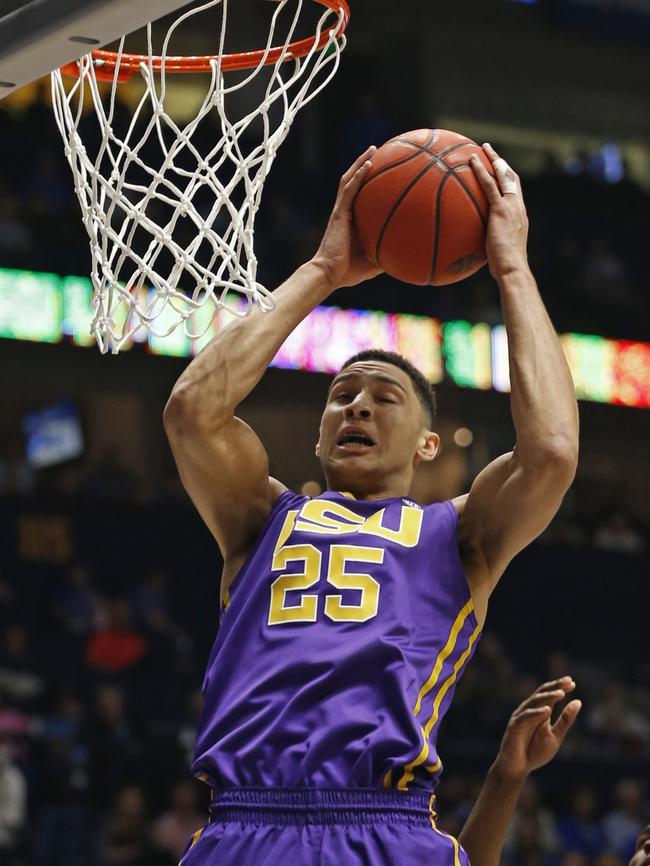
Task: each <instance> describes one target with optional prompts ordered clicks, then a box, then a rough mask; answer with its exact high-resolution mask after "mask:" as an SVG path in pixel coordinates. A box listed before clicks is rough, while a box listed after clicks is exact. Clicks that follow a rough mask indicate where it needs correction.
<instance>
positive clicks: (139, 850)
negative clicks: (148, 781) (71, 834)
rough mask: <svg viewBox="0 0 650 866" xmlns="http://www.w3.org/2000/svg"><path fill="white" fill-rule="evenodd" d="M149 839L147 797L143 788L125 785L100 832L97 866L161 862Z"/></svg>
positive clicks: (143, 865)
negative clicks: (155, 854) (155, 857)
mask: <svg viewBox="0 0 650 866" xmlns="http://www.w3.org/2000/svg"><path fill="white" fill-rule="evenodd" d="M153 855H154V852H153V850H152V846H151V844H150V841H149V831H148V824H147V814H146V807H145V799H144V795H143V793H142V791H141V790H140V788H136V787H135V786H133V787H127V788H123V789H122V790H121V791H120V792H119V794H118V795H117V797H116V799H115V803H114V806H113V810H112V812H111V814H110V816H109V818H108V820H107V821H106V824H105V826H104V829H103V830H102V831H101V832H100V841H99V846H98V859H97V863H98V866H148V864H152V866H153V864H154V863H156V864H157V863H158V862H159V861H158V860H157V859H154V856H153Z"/></svg>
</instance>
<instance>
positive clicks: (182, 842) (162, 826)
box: [151, 779, 207, 863]
mask: <svg viewBox="0 0 650 866" xmlns="http://www.w3.org/2000/svg"><path fill="white" fill-rule="evenodd" d="M196 786H197V783H196V782H192V781H190V780H189V779H183V780H181V781H179V782H177V783H176V785H175V786H174V790H173V792H172V804H171V808H169V809H168V810H167V811H165V812H163V814H162V815H160V817H158V818H157V819H156V820H155V821H154V823H153V826H152V828H151V838H152V840H153V844H154V845H155V847H156V849H158V850H160V851H165V852H166V853H168V854H169V855H170V859H171V860H172V861H173V862H174V863H178V861H179V860H180V858H181V856H182V854H183V852H184V850H185V848H186V847H187V843H188V841H189V840H190V839H191V838H192V835H193V834H194V833H195V832H196V831H197V830H198V829H200V827H202V826H203V825H204V824H205V823H206V820H207V818H206V815H205V814H204V813H202V812H200V811H199V808H198V793H197V787H196Z"/></svg>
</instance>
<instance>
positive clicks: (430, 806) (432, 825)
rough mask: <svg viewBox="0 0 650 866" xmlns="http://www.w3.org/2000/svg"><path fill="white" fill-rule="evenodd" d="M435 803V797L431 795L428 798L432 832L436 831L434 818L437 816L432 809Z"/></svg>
mask: <svg viewBox="0 0 650 866" xmlns="http://www.w3.org/2000/svg"><path fill="white" fill-rule="evenodd" d="M435 802H436V795H435V794H431V796H430V797H429V821H431V827H432V829H434V830H435V829H436V818H437V817H438V815H437V814H436V812H435V811H434V808H433V804H434V803H435Z"/></svg>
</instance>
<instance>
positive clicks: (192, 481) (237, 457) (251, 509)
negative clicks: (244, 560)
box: [165, 410, 286, 559]
mask: <svg viewBox="0 0 650 866" xmlns="http://www.w3.org/2000/svg"><path fill="white" fill-rule="evenodd" d="M165 430H166V432H167V436H168V438H169V442H170V445H171V449H172V452H173V454H174V459H175V460H176V465H177V466H178V471H179V474H180V477H181V481H182V482H183V486H184V487H185V489H186V490H187V492H188V494H189V496H190V498H191V499H192V502H193V503H194V505H195V506H196V509H197V510H198V512H199V514H200V515H201V517H202V518H203V520H204V521H205V524H206V525H207V527H208V529H209V530H210V531H211V532H212V534H213V535H214V537H215V538H216V540H217V542H218V544H219V548H220V549H221V553H222V555H223V557H224V559H226V558H230V557H234V556H237V555H241V554H242V553H244V552H246V550H247V549H248V548H249V547H250V545H251V544H252V543H253V541H254V540H255V538H256V536H257V534H258V533H259V531H260V529H261V528H262V526H263V525H264V522H265V521H266V519H267V518H268V516H269V514H270V512H271V509H272V507H273V503H274V502H275V500H276V499H277V497H278V496H279V495H280V494H281V493H282V492H283V491H284V490H286V488H285V487H284V486H283V485H282V484H280V482H279V481H276V480H275V479H274V478H269V461H268V456H267V454H266V451H265V449H264V446H263V445H262V443H261V442H260V440H259V438H258V437H257V435H256V434H255V432H254V431H253V430H252V429H251V428H250V427H249V426H248V424H246V423H245V422H244V421H242V420H241V419H239V418H236V417H232V418H230V419H229V420H228V421H225V422H224V423H223V424H220V425H219V426H218V427H216V428H213V429H210V428H204V427H199V426H194V425H193V424H192V423H191V422H188V421H187V419H183V417H182V416H181V417H179V416H178V415H175V414H174V412H173V411H168V410H167V411H166V412H165Z"/></svg>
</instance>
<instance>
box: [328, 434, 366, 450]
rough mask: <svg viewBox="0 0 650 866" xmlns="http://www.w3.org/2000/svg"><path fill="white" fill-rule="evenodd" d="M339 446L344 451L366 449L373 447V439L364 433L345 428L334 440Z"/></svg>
mask: <svg viewBox="0 0 650 866" xmlns="http://www.w3.org/2000/svg"><path fill="white" fill-rule="evenodd" d="M336 444H337V446H338V447H339V448H344V449H345V450H346V451H367V450H368V449H369V448H374V447H375V443H374V441H373V440H372V439H371V438H370V436H368V435H367V434H366V433H363V432H361V431H356V430H347V431H346V432H344V433H343V434H342V435H341V436H339V438H338V439H337V440H336Z"/></svg>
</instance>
